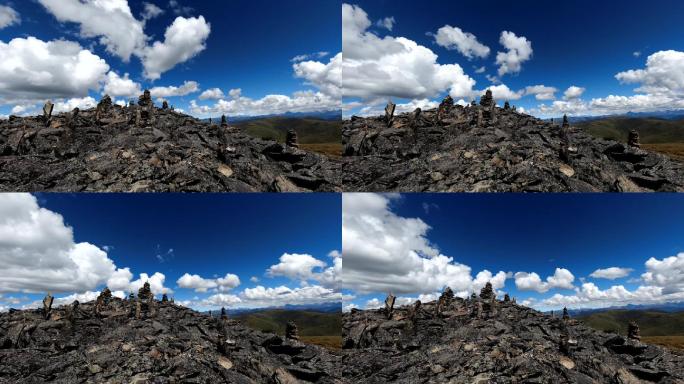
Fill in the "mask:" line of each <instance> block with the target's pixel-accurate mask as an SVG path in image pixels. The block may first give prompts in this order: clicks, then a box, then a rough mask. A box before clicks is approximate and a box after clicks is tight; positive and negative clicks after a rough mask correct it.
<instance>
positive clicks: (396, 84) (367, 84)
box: [342, 4, 475, 100]
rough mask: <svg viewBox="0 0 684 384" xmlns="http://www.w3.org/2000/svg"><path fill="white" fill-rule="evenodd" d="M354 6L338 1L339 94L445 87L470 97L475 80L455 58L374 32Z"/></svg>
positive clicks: (419, 94)
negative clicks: (442, 59) (448, 60)
mask: <svg viewBox="0 0 684 384" xmlns="http://www.w3.org/2000/svg"><path fill="white" fill-rule="evenodd" d="M370 26H371V21H370V20H369V18H368V14H367V13H366V12H365V11H364V10H363V9H361V8H360V7H358V6H355V5H350V4H343V5H342V51H343V60H342V61H343V64H342V72H343V76H342V82H343V93H344V96H348V97H358V98H362V99H367V100H371V99H384V100H386V99H387V98H390V97H397V98H406V99H422V98H432V97H435V96H437V95H439V94H440V93H443V92H445V91H448V92H449V93H450V94H451V96H452V97H455V98H462V97H470V96H471V94H472V88H473V86H474V85H475V80H473V79H472V78H471V77H469V76H468V75H466V74H465V73H464V71H463V68H461V66H459V65H458V64H439V63H438V62H437V55H436V54H435V53H434V52H432V51H431V50H430V49H429V48H426V47H424V46H422V45H419V44H417V43H416V42H415V41H412V40H410V39H407V38H404V37H392V36H385V37H382V38H381V37H379V36H378V35H376V34H375V33H373V32H371V31H369V30H368V28H369V27H370Z"/></svg>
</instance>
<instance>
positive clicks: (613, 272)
mask: <svg viewBox="0 0 684 384" xmlns="http://www.w3.org/2000/svg"><path fill="white" fill-rule="evenodd" d="M632 271H633V269H632V268H620V267H610V268H599V269H597V270H595V271H594V272H592V273H591V274H590V275H589V277H593V278H595V279H608V280H615V279H620V278H623V277H627V276H629V274H630V273H631V272H632Z"/></svg>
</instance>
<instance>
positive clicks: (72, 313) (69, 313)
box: [65, 300, 80, 325]
mask: <svg viewBox="0 0 684 384" xmlns="http://www.w3.org/2000/svg"><path fill="white" fill-rule="evenodd" d="M79 305H80V303H79V302H78V300H74V302H73V303H71V305H69V306H67V307H66V308H65V312H66V319H67V321H69V323H70V324H71V325H74V323H76V319H77V318H78V317H79V314H80V310H79Z"/></svg>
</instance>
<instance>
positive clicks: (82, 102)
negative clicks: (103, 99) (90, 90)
mask: <svg viewBox="0 0 684 384" xmlns="http://www.w3.org/2000/svg"><path fill="white" fill-rule="evenodd" d="M96 106H97V101H96V100H95V99H93V98H92V97H90V96H87V97H80V98H79V97H75V98H71V99H68V100H58V101H57V102H55V107H54V110H53V112H54V113H59V112H70V111H72V110H73V109H74V108H79V109H88V108H93V107H96Z"/></svg>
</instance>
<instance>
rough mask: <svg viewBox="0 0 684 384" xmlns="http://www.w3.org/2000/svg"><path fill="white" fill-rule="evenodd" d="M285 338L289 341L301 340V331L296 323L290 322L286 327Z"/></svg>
mask: <svg viewBox="0 0 684 384" xmlns="http://www.w3.org/2000/svg"><path fill="white" fill-rule="evenodd" d="M285 338H286V339H288V340H295V341H298V340H299V330H298V329H297V324H295V322H294V321H288V322H287V325H285Z"/></svg>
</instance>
